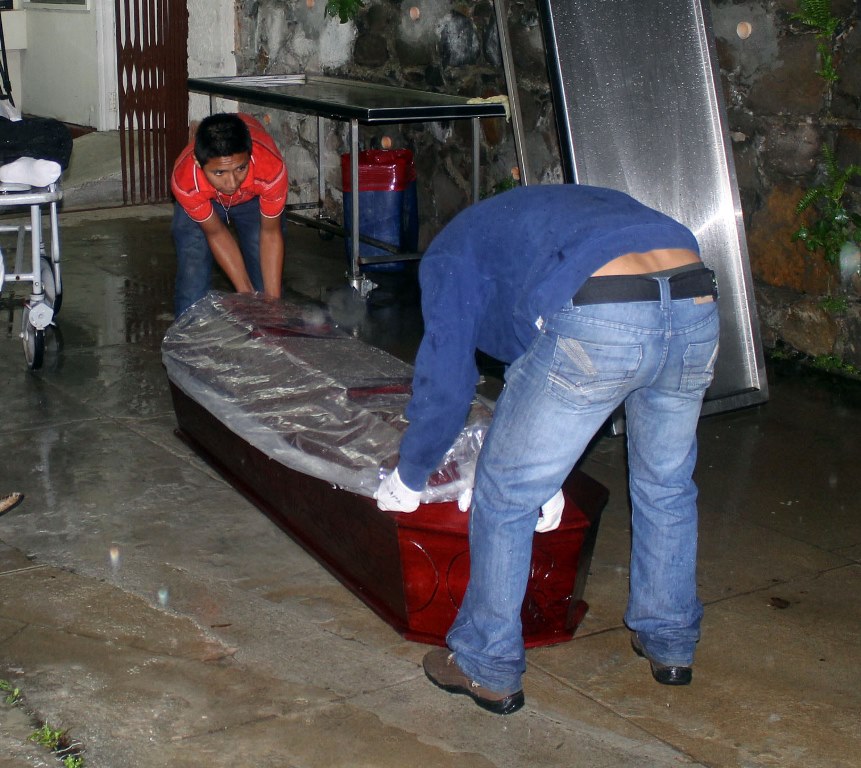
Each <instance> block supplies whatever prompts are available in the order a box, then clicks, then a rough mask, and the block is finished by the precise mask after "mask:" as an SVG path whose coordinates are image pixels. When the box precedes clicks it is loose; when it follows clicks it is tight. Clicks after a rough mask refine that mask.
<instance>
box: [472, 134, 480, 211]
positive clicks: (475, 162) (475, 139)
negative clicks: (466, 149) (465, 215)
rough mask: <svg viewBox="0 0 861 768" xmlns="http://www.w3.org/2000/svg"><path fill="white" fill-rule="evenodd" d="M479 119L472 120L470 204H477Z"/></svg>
mask: <svg viewBox="0 0 861 768" xmlns="http://www.w3.org/2000/svg"><path fill="white" fill-rule="evenodd" d="M479 128H480V122H479V118H477V117H474V118H472V202H473V203H477V202H478V150H479Z"/></svg>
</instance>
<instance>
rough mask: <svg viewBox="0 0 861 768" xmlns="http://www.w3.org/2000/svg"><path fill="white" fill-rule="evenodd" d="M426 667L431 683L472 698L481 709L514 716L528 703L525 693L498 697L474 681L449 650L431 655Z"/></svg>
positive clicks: (426, 658) (427, 656) (440, 650)
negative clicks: (513, 713)
mask: <svg viewBox="0 0 861 768" xmlns="http://www.w3.org/2000/svg"><path fill="white" fill-rule="evenodd" d="M422 666H423V667H424V670H425V674H426V675H427V678H428V680H430V681H431V682H432V683H433V684H434V685H435V686H437V687H438V688H442V689H443V690H444V691H448V692H449V693H462V694H464V695H465V696H469V697H470V698H471V699H472V700H473V701H474V702H475V703H476V704H478V706H479V707H481V708H482V709H486V710H487V711H488V712H493V713H494V714H495V715H510V714H511V713H512V712H517V710H518V709H520V708H521V707H522V706H523V703H524V701H525V699H524V698H523V691H517V692H516V693H497V692H496V691H491V690H490V689H489V688H485V687H484V686H483V685H480V684H479V683H477V682H475V680H470V679H469V677H467V675H465V674H464V673H463V672H462V671H461V669H460V667H459V666H458V665H457V662H456V661H455V660H454V653H452V652H451V651H450V650H449V649H448V648H437V649H436V650H435V651H430V652H429V653H427V654H426V655H425V657H424V660H423V661H422Z"/></svg>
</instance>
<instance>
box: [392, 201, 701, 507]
mask: <svg viewBox="0 0 861 768" xmlns="http://www.w3.org/2000/svg"><path fill="white" fill-rule="evenodd" d="M657 248H684V249H687V250H690V251H693V252H694V253H697V254H698V253H699V246H698V245H697V241H696V238H695V237H694V235H693V234H692V233H691V232H690V230H688V229H687V228H686V227H684V226H683V225H681V224H679V223H678V222H676V221H674V220H673V219H671V218H670V217H668V216H666V215H664V214H662V213H659V212H658V211H655V210H652V209H651V208H648V207H646V206H645V205H643V204H641V203H639V202H637V201H636V200H634V199H633V198H632V197H630V196H629V195H626V194H624V193H622V192H617V191H615V190H610V189H601V188H598V187H589V186H585V185H580V184H556V185H543V186H528V187H518V188H516V189H513V190H511V191H509V192H505V193H503V194H500V195H497V196H495V197H492V198H489V199H487V200H483V201H482V202H480V203H477V204H475V205H472V206H470V207H469V208H466V209H465V210H463V211H462V212H461V213H459V214H458V215H457V216H456V217H455V218H454V219H452V221H451V222H450V223H449V224H448V225H447V226H446V227H445V228H444V229H443V230H442V231H441V232H440V233H439V234H438V235H437V236H436V237H435V238H434V240H433V242H432V243H431V245H430V247H429V248H428V250H427V252H426V253H425V254H424V256H423V257H422V260H421V265H420V267H419V280H420V283H421V290H422V315H423V318H424V326H425V330H424V336H423V338H422V341H421V344H420V346H419V350H418V354H417V356H416V363H415V373H414V375H413V394H412V398H411V400H410V403H409V405H408V406H407V409H406V416H407V419H408V420H409V426H408V428H407V431H406V432H405V433H404V436H403V439H402V440H401V445H400V458H399V463H398V473H399V474H400V476H401V480H403V482H404V483H405V484H406V485H407V486H409V487H410V488H412V489H414V490H421V489H422V488H424V486H425V483H426V482H427V479H428V476H429V475H430V474H431V473H433V472H434V471H435V470H436V469H437V467H438V465H439V463H440V461H441V460H442V457H443V456H444V454H445V452H446V451H447V450H448V449H449V448H450V447H451V445H452V443H453V442H454V440H455V438H456V437H457V435H458V434H459V432H460V430H461V429H462V428H463V426H464V423H465V421H466V418H467V415H468V412H469V408H470V404H471V403H472V399H473V397H474V395H475V387H476V385H477V383H478V368H477V366H476V362H475V352H476V350H481V351H482V352H485V353H486V354H488V355H490V356H491V357H494V358H496V359H497V360H500V361H501V362H503V363H506V364H510V363H512V362H513V361H514V360H516V359H517V358H518V357H519V356H520V355H522V354H523V353H524V352H525V351H526V349H527V347H528V346H529V344H530V342H531V341H532V339H533V338H534V337H535V336H536V335H537V334H538V332H539V329H540V326H541V324H542V320H543V319H544V318H547V317H549V316H550V315H552V314H553V313H554V312H557V311H558V310H560V309H561V308H562V307H563V306H564V305H565V304H566V302H568V301H569V300H570V299H571V298H572V297H573V296H574V294H576V293H577V291H578V290H579V289H580V287H581V286H582V285H583V283H584V282H585V281H586V279H587V278H588V277H589V276H590V275H591V274H592V273H593V272H595V271H596V270H598V269H600V268H601V267H602V266H603V265H604V264H606V263H607V262H609V261H612V260H613V259H615V258H617V257H618V256H622V255H623V254H626V253H642V252H645V251H651V250H654V249H657Z"/></svg>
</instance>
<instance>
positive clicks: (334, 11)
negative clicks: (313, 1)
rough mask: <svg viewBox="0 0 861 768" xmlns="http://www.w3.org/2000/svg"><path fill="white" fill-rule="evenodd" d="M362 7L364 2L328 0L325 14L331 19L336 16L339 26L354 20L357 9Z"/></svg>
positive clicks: (357, 0) (362, 0) (359, 0)
mask: <svg viewBox="0 0 861 768" xmlns="http://www.w3.org/2000/svg"><path fill="white" fill-rule="evenodd" d="M364 6H365V2H364V0H328V2H327V3H326V13H327V14H328V15H329V16H332V17H335V16H337V17H338V18H339V19H340V21H341V24H346V23H347V22H348V21H350V20H351V19H355V18H356V14H357V13H358V12H359V8H364Z"/></svg>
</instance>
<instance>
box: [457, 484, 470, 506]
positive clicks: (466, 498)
mask: <svg viewBox="0 0 861 768" xmlns="http://www.w3.org/2000/svg"><path fill="white" fill-rule="evenodd" d="M470 504H472V487H471V486H470V487H469V488H467V489H466V490H465V491H461V492H460V496H458V497H457V508H458V509H459V510H460V511H461V512H466V511H468V510H469V505H470Z"/></svg>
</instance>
